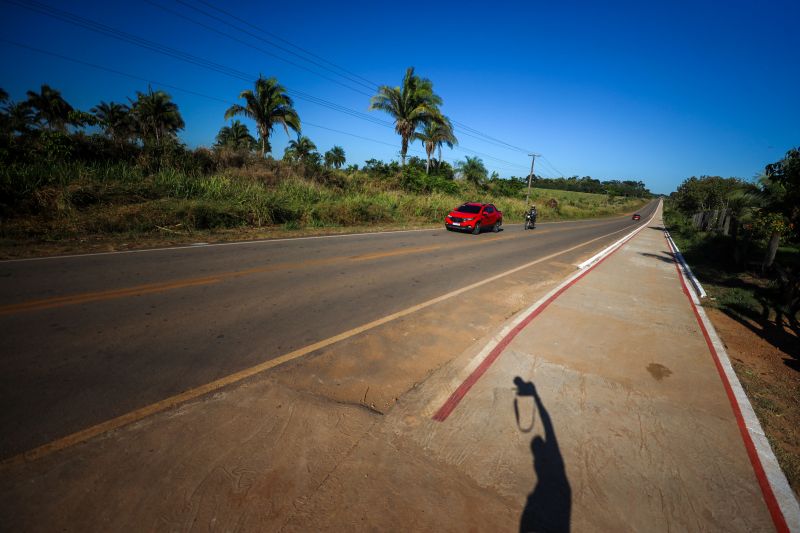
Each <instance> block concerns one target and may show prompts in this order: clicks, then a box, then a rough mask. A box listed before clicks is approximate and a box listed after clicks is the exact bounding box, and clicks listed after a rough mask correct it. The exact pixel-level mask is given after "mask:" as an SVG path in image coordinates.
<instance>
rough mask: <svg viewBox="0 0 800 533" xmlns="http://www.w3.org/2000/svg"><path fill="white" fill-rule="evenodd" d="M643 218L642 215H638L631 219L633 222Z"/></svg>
mask: <svg viewBox="0 0 800 533" xmlns="http://www.w3.org/2000/svg"><path fill="white" fill-rule="evenodd" d="M641 218H642V215H640V214H639V213H636V214H635V215H633V216H632V217H631V220H641Z"/></svg>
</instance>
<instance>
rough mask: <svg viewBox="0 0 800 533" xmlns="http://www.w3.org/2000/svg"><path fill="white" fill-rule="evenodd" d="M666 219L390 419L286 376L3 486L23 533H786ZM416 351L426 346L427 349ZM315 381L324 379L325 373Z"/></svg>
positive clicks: (31, 468)
mask: <svg viewBox="0 0 800 533" xmlns="http://www.w3.org/2000/svg"><path fill="white" fill-rule="evenodd" d="M660 225H661V223H660V218H659V217H656V219H654V221H653V223H652V224H650V227H649V228H646V229H644V230H643V231H642V232H641V233H639V234H638V235H637V236H636V237H635V238H634V239H633V240H631V241H630V242H629V243H627V244H626V245H625V246H624V247H622V248H621V249H619V250H618V251H617V252H615V253H614V254H613V255H612V256H610V257H609V258H608V259H606V260H605V261H604V262H603V263H601V264H599V265H598V266H597V267H596V268H595V269H594V270H592V271H591V272H590V273H589V274H588V275H586V276H585V277H583V278H581V279H580V280H579V281H578V282H577V283H575V284H574V285H573V286H572V287H570V288H569V289H568V290H567V291H566V292H564V293H563V294H561V295H560V296H559V297H558V298H557V299H556V300H555V301H553V302H552V303H551V304H550V305H549V306H548V307H547V308H546V309H545V310H544V311H543V312H542V313H541V314H539V315H538V316H537V317H536V319H535V320H534V321H533V322H531V323H530V324H529V325H527V326H526V327H525V328H524V329H523V330H522V331H521V332H520V333H519V335H517V337H516V338H514V340H513V341H512V342H511V343H510V344H509V345H508V346H507V347H506V349H505V351H504V352H503V353H502V354H501V355H500V357H499V358H498V359H497V360H496V361H495V362H494V363H493V364H492V366H491V367H489V369H488V370H487V371H486V373H485V374H483V375H482V377H481V378H480V379H479V380H478V381H477V382H476V384H475V385H474V386H473V387H472V389H471V390H470V391H469V392H468V393H467V394H466V396H465V397H464V398H463V399H462V400H461V402H460V403H459V404H458V405H457V406H456V407H455V409H454V410H453V412H452V414H451V415H450V416H449V418H447V419H446V420H444V421H443V422H438V421H434V420H433V419H432V417H433V414H434V413H435V412H437V410H438V409H439V408H440V407H441V406H442V404H443V403H444V402H445V400H446V399H447V398H448V396H450V394H451V393H452V392H453V391H454V390H455V389H456V388H457V387H458V386H459V384H461V383H462V382H463V381H464V379H465V378H466V377H467V376H468V375H469V374H470V372H471V371H472V369H474V368H475V365H476V364H478V363H479V362H480V361H478V360H477V359H476V356H477V355H478V354H479V353H480V352H481V350H482V349H483V348H484V346H485V344H486V342H487V341H488V340H489V339H488V338H483V339H480V340H478V341H476V342H475V343H474V344H473V345H472V347H471V348H470V349H468V350H467V351H466V352H464V353H462V354H461V355H459V356H457V357H456V358H454V359H453V360H451V361H450V362H449V363H448V364H446V365H445V366H444V367H442V368H439V369H438V370H437V371H436V372H434V373H433V374H432V375H430V376H429V377H428V378H427V379H426V380H425V381H424V382H422V383H421V384H420V385H419V386H417V387H416V388H414V389H412V390H411V391H409V392H407V393H406V394H404V395H403V396H401V397H400V399H399V401H398V403H397V404H395V405H394V407H393V408H391V410H390V411H389V412H388V414H386V415H385V416H381V415H380V414H378V413H376V412H375V411H372V410H370V409H367V408H365V407H359V406H354V405H348V404H343V403H338V402H334V401H331V400H330V399H328V398H325V397H322V396H319V395H315V394H313V393H309V392H303V391H298V390H295V389H292V388H291V387H290V386H288V385H287V383H285V382H283V381H281V379H280V376H278V375H277V373H267V374H265V375H264V376H262V377H259V378H258V379H252V380H249V381H248V382H246V383H244V384H242V385H239V386H236V387H231V388H230V389H226V390H225V391H223V392H220V393H217V394H215V395H213V396H212V397H208V398H205V399H204V400H203V401H198V402H193V403H189V404H186V405H184V406H182V407H180V408H178V409H176V410H173V411H170V412H167V413H162V414H160V415H157V416H153V417H151V418H149V419H146V420H143V421H140V422H138V423H136V424H134V425H131V426H128V427H125V428H123V429H121V430H118V431H116V432H114V433H113V434H108V435H105V436H103V437H100V438H96V439H93V440H91V441H89V442H86V443H83V444H80V445H77V446H75V447H73V448H70V449H67V450H63V451H61V452H59V453H57V454H52V455H49V456H47V457H44V458H42V459H40V460H38V461H35V462H32V463H28V464H23V465H17V466H14V467H11V468H9V469H7V470H6V471H3V472H0V478H2V481H0V519H1V520H2V521H3V523H4V524H5V526H6V527H7V528H8V529H9V530H19V531H21V530H25V531H50V530H64V531H131V530H136V531H185V530H221V531H229V530H239V531H278V530H280V531H283V530H286V531H323V530H327V531H342V530H350V531H364V530H368V531H373V530H374V531H515V530H518V529H520V524H522V525H523V526H524V527H523V529H525V530H527V529H530V530H544V531H566V530H570V529H571V530H573V531H675V530H677V531H698V530H704V531H705V530H711V531H774V530H775V526H774V524H773V520H772V518H771V516H770V513H769V511H768V509H767V506H766V504H765V500H764V497H763V495H762V492H761V489H760V487H759V484H758V481H757V479H756V476H755V474H754V471H753V467H752V465H751V463H750V460H749V458H748V455H747V452H746V450H745V446H744V444H743V441H742V437H741V435H740V432H739V428H738V426H737V422H736V419H735V417H734V413H733V411H732V408H731V405H730V403H729V400H728V398H727V396H726V392H725V390H724V388H723V384H722V382H721V380H720V376H719V374H718V372H717V370H716V368H715V365H714V362H713V360H712V357H711V355H710V354H709V350H708V347H707V345H706V343H705V340H704V338H703V335H702V332H701V331H700V329H699V327H698V324H697V322H696V319H695V317H694V314H693V311H692V308H691V307H690V303H689V300H688V299H687V298H686V296H685V295H684V294H683V292H682V288H681V284H680V281H679V278H678V273H677V271H676V268H675V265H674V263H673V260H672V257H671V255H670V254H669V252H668V246H667V243H666V241H665V239H664V235H663V230H662V229H661V228H660V227H659V226H660ZM411 345H412V346H413V344H411ZM312 377H313V376H312Z"/></svg>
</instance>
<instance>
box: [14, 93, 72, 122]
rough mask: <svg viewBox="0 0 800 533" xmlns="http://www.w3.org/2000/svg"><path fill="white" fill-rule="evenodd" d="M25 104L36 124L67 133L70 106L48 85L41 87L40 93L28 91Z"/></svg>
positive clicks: (70, 111)
mask: <svg viewBox="0 0 800 533" xmlns="http://www.w3.org/2000/svg"><path fill="white" fill-rule="evenodd" d="M27 95H28V100H27V101H26V102H25V104H26V105H27V106H28V107H30V108H31V109H32V110H33V113H34V119H35V120H36V122H38V123H40V124H42V125H46V126H47V128H48V129H49V130H51V131H60V132H62V133H66V132H67V124H69V123H70V113H72V111H74V110H73V109H72V106H71V105H69V103H67V101H66V100H64V98H63V97H62V96H61V93H60V92H59V91H57V90H55V89H53V88H52V87H50V86H49V85H42V87H41V89H40V91H39V92H38V93H37V92H35V91H28V92H27Z"/></svg>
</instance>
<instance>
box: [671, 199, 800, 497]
mask: <svg viewBox="0 0 800 533" xmlns="http://www.w3.org/2000/svg"><path fill="white" fill-rule="evenodd" d="M664 221H665V224H666V225H667V229H668V230H669V232H670V235H672V237H673V239H674V240H675V243H676V244H677V245H678V248H680V250H681V252H682V253H683V255H684V257H685V258H686V261H687V262H688V263H689V265H690V266H691V267H692V270H693V271H694V272H695V274H696V275H697V277H698V279H699V280H700V282H701V283H702V284H703V286H704V288H705V289H706V292H707V293H708V297H709V298H708V300H706V302H705V303H704V305H706V306H711V307H716V308H718V309H720V310H721V311H722V312H724V313H726V314H727V315H728V316H730V317H732V318H733V319H734V320H736V321H738V322H739V323H741V324H742V327H747V328H748V329H750V330H751V331H752V332H753V333H754V334H756V335H760V336H761V337H762V338H764V339H765V340H766V341H767V342H769V343H771V344H772V345H773V346H775V347H776V348H778V349H780V350H782V351H783V353H785V354H787V355H791V354H792V353H793V351H795V353H796V346H797V339H796V337H795V336H794V335H792V334H791V333H788V332H786V331H785V330H784V328H783V327H778V326H777V325H776V322H780V320H779V317H782V316H786V314H787V312H788V311H787V309H786V307H785V306H784V305H783V304H782V301H783V298H782V292H781V291H782V290H781V288H780V286H779V284H778V283H777V282H776V281H774V280H772V279H769V278H765V277H762V276H761V275H760V272H759V260H760V259H761V258H762V257H763V255H764V246H763V243H753V246H751V248H750V249H749V250H750V253H749V254H748V255H747V257H744V258H743V260H742V261H741V262H740V264H738V265H737V264H736V263H735V262H734V261H733V259H732V258H733V252H734V242H733V239H731V238H730V237H726V236H722V235H716V234H711V233H703V232H699V231H696V230H695V229H694V228H693V227H692V225H691V223H690V222H689V221H688V220H687V219H686V218H685V217H684V216H682V215H681V214H680V213H677V212H675V211H673V210H670V209H667V210H666V211H665V216H664ZM799 259H800V249H799V248H798V247H796V246H782V247H781V248H779V250H778V255H777V256H776V262H778V263H781V264H784V265H797V264H798V260H799ZM787 360H789V359H787ZM733 365H734V368H735V370H736V374H737V375H738V376H739V379H740V380H741V382H742V385H743V387H744V389H745V391H746V393H747V396H748V398H750V401H751V403H752V405H753V409H754V410H755V412H756V415H757V416H758V419H759V420H760V421H761V424H762V426H763V427H764V430H765V433H766V435H767V437H768V439H769V441H770V444H771V445H772V448H773V450H774V451H775V455H776V457H777V459H778V462H779V464H780V465H781V468H782V469H783V471H784V472H785V474H786V477H787V478H788V479H789V482H790V484H791V485H792V487H794V489H795V491H800V454H798V449H800V430H798V428H797V426H796V424H794V423H792V422H791V421H787V419H789V418H791V417H794V416H796V413H797V409H798V401H800V398H799V397H798V391H797V390H796V388H795V387H792V386H791V385H790V386H789V387H786V386H783V385H780V384H779V383H780V382H777V381H775V382H767V381H766V380H764V379H763V378H762V377H761V375H759V372H757V371H755V370H754V369H752V368H751V367H749V366H748V365H747V364H745V363H744V362H741V361H738V360H736V359H734V360H733ZM790 383H791V382H790Z"/></svg>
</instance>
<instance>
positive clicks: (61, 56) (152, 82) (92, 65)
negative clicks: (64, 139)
mask: <svg viewBox="0 0 800 533" xmlns="http://www.w3.org/2000/svg"><path fill="white" fill-rule="evenodd" d="M0 42H5V43H8V44H11V45H13V46H17V47H20V48H25V49H27V50H31V51H33V52H37V53H40V54H44V55H49V56H52V57H57V58H59V59H63V60H65V61H70V62H73V63H77V64H79V65H83V66H86V67H90V68H94V69H98V70H102V71H104V72H110V73H112V74H116V75H119V76H125V77H127V78H131V79H135V80H139V81H144V82H147V83H148V84H150V85H155V86H157V87H159V86H160V87H166V88H168V89H172V90H174V91H180V92H184V93H188V94H192V95H194V96H199V97H201V98H206V99H208V100H213V101H215V102H221V103H223V104H228V105H230V104H233V103H234V102H232V101H231V100H230V99H225V98H220V97H218V96H212V95H209V94H205V93H201V92H198V91H194V90H191V89H186V88H184V87H179V86H177V85H172V84H169V83H164V82H160V81H157V80H153V79H151V78H146V77H143V76H137V75H136V74H131V73H128V72H123V71H121V70H117V69H114V68H110V67H106V66H103V65H98V64H96V63H91V62H89V61H84V60H82V59H77V58H74V57H70V56H66V55H64V54H60V53H57V52H52V51H49V50H43V49H41V48H37V47H35V46H30V45H27V44H23V43H20V42H17V41H12V40H10V39H5V38H2V37H0ZM303 125H304V126H311V127H314V128H320V129H324V130H328V131H332V132H335V133H340V134H342V135H348V136H350V137H355V138H357V139H362V140H365V141H370V142H374V143H378V144H383V145H386V146H390V147H392V148H396V147H397V144H396V143H394V144H393V143H389V142H386V141H380V140H378V139H373V138H370V137H365V136H363V135H358V134H355V133H350V132H347V131H342V130H338V129H335V128H329V127H327V126H322V125H320V124H314V123H312V122H308V121H305V120H304V121H303ZM409 151H413V152H415V153H419V154H423V153H424V152H423V151H422V150H419V149H417V148H413V147H410V148H409Z"/></svg>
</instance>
